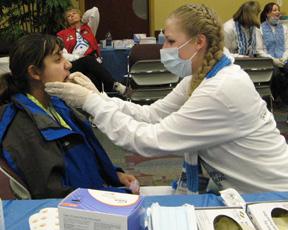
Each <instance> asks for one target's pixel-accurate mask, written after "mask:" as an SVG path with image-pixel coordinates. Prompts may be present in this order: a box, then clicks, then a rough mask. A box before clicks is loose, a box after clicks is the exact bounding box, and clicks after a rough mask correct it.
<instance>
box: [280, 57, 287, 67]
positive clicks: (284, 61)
mask: <svg viewBox="0 0 288 230" xmlns="http://www.w3.org/2000/svg"><path fill="white" fill-rule="evenodd" d="M280 61H281V62H282V63H283V66H284V65H285V63H286V62H287V59H286V58H280Z"/></svg>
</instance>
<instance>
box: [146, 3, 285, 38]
mask: <svg viewBox="0 0 288 230" xmlns="http://www.w3.org/2000/svg"><path fill="white" fill-rule="evenodd" d="M246 1H247V0H201V1H195V0H150V4H151V8H152V9H153V12H154V14H153V16H152V17H151V18H150V25H151V27H150V33H151V34H152V35H153V34H154V31H155V30H160V29H163V28H164V25H165V20H166V18H167V16H168V15H169V14H170V13H171V12H172V11H173V10H175V9H176V8H178V7H179V6H181V5H184V4H188V3H203V4H205V5H207V6H209V7H212V8H213V9H214V10H215V11H216V12H217V13H218V14H219V15H220V17H221V19H222V21H223V22H226V21H228V20H229V19H230V18H232V15H233V14H234V13H235V12H236V11H237V10H238V8H239V7H240V6H241V5H242V4H243V3H244V2H246ZM258 2H259V3H260V5H261V10H262V9H263V8H264V6H265V5H266V4H267V3H270V2H276V3H278V2H279V0H275V1H273V0H272V1H271V0H259V1H258ZM281 2H282V6H281V12H282V15H285V14H286V16H287V15H288V1H286V0H281ZM150 11H151V10H150Z"/></svg>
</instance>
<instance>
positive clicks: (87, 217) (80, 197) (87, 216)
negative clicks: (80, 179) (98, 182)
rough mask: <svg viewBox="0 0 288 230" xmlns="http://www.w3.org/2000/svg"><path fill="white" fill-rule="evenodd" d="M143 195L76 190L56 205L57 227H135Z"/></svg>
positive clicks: (140, 220)
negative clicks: (57, 212)
mask: <svg viewBox="0 0 288 230" xmlns="http://www.w3.org/2000/svg"><path fill="white" fill-rule="evenodd" d="M143 203H144V196H138V195H132V194H127V193H117V192H109V191H100V190H93V189H81V188H79V189H77V190H75V191H74V192H72V193H71V194H70V195H68V196H67V197H66V198H64V199H63V200H62V201H61V203H60V204H59V205H58V211H59V223H60V229H65V230H72V229H83V230H84V229H87V230H88V229H89V230H90V229H91V230H105V229H109V230H139V229H141V228H144V212H145V209H144V207H143Z"/></svg>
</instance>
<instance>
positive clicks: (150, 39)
mask: <svg viewBox="0 0 288 230" xmlns="http://www.w3.org/2000/svg"><path fill="white" fill-rule="evenodd" d="M139 44H156V38H155V37H146V38H141V39H140V41H139Z"/></svg>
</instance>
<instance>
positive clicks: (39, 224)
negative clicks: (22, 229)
mask: <svg viewBox="0 0 288 230" xmlns="http://www.w3.org/2000/svg"><path fill="white" fill-rule="evenodd" d="M29 227H30V230H40V229H43V230H46V229H49V230H59V229H60V227H59V216H58V209H57V208H52V207H51V208H50V207H47V208H43V209H41V210H40V211H39V212H38V213H35V214H33V215H31V216H30V217H29Z"/></svg>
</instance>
